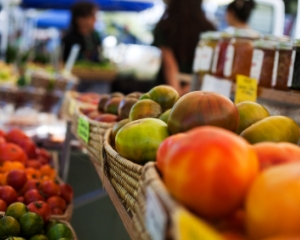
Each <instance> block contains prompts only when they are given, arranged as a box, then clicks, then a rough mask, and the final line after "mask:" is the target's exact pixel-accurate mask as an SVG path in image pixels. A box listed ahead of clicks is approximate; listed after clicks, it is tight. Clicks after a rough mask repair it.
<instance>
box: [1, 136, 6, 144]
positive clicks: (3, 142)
mask: <svg viewBox="0 0 300 240" xmlns="http://www.w3.org/2000/svg"><path fill="white" fill-rule="evenodd" d="M5 143H6V140H5V138H4V137H1V136H0V145H2V144H5Z"/></svg>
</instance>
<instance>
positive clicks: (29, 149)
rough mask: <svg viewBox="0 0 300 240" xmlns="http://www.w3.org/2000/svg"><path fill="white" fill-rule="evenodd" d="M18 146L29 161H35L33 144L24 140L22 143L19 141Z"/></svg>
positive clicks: (35, 155) (34, 146)
mask: <svg viewBox="0 0 300 240" xmlns="http://www.w3.org/2000/svg"><path fill="white" fill-rule="evenodd" d="M16 144H18V145H19V146H20V147H21V148H22V149H23V150H24V151H25V152H26V154H27V157H28V158H29V159H30V158H31V159H36V158H37V154H36V145H35V144H34V142H33V141H31V140H30V139H25V140H23V141H20V142H18V143H16Z"/></svg>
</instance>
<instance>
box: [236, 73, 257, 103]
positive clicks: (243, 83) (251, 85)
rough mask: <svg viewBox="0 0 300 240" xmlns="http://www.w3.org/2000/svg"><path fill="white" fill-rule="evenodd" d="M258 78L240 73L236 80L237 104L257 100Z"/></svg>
mask: <svg viewBox="0 0 300 240" xmlns="http://www.w3.org/2000/svg"><path fill="white" fill-rule="evenodd" d="M256 99H257V80H256V79H253V78H249V77H247V76H243V75H238V76H237V81H236V92H235V104H238V103H240V102H244V101H252V102H256Z"/></svg>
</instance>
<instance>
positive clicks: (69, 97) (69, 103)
mask: <svg viewBox="0 0 300 240" xmlns="http://www.w3.org/2000/svg"><path fill="white" fill-rule="evenodd" d="M78 96H79V93H78V92H75V91H67V92H65V95H64V100H63V103H62V106H61V109H60V114H61V116H62V117H63V118H64V119H66V120H70V121H71V120H72V118H73V117H74V114H75V113H76V111H77V110H76V109H77V108H95V109H96V106H95V105H93V104H90V103H84V102H80V101H78V100H77V97H78Z"/></svg>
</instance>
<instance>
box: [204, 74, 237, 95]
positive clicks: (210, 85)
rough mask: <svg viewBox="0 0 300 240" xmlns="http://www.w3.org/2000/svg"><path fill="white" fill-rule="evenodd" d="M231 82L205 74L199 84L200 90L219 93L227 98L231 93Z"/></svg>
mask: <svg viewBox="0 0 300 240" xmlns="http://www.w3.org/2000/svg"><path fill="white" fill-rule="evenodd" d="M231 88H232V82H231V81H228V80H225V79H219V78H216V77H214V76H211V75H208V74H207V75H205V76H204V78H203V83H202V86H201V90H202V91H206V92H215V93H219V94H221V95H223V96H225V97H227V98H230V95H231Z"/></svg>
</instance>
